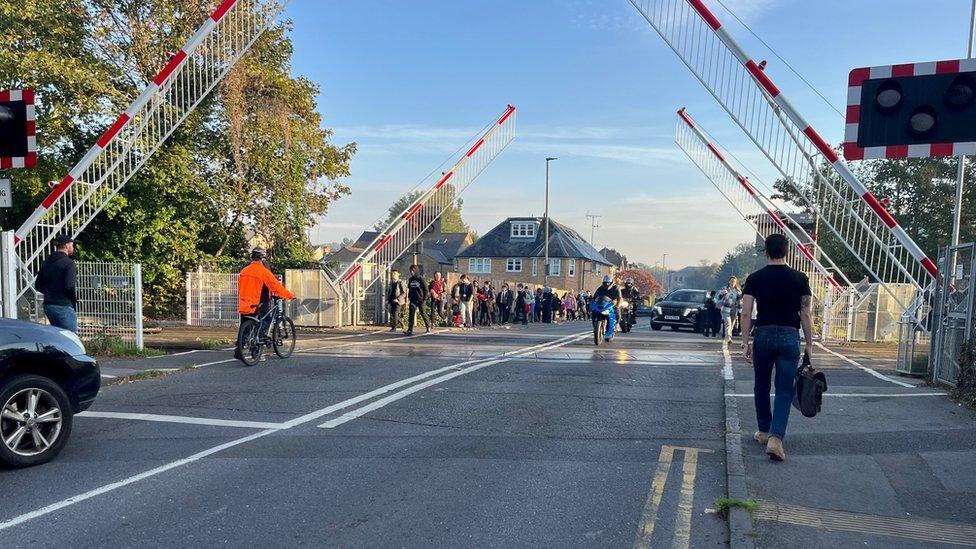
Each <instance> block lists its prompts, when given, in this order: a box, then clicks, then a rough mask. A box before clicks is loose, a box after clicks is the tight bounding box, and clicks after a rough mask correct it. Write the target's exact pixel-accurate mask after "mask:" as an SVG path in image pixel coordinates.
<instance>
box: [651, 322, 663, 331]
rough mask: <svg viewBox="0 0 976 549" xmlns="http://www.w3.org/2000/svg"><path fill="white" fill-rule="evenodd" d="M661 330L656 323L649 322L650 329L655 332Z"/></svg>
mask: <svg viewBox="0 0 976 549" xmlns="http://www.w3.org/2000/svg"><path fill="white" fill-rule="evenodd" d="M661 328H662V326H661V325H660V324H658V323H657V322H651V329H652V330H654V331H655V332H657V331H660V330H661Z"/></svg>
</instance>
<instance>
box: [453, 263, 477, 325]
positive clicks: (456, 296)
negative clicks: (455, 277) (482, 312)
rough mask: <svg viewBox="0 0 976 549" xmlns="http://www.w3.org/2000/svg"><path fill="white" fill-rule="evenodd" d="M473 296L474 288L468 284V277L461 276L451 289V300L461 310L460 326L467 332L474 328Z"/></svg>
mask: <svg viewBox="0 0 976 549" xmlns="http://www.w3.org/2000/svg"><path fill="white" fill-rule="evenodd" d="M473 296H474V286H473V285H472V284H471V283H470V282H468V275H461V280H460V281H459V282H458V283H457V284H455V285H454V288H452V289H451V299H452V300H453V301H454V303H456V304H457V305H458V306H459V307H460V308H461V326H462V327H463V328H466V329H469V330H470V329H473V328H474V322H472V320H473V319H472V314H473V312H474V311H473V309H472V306H473V304H472V303H471V299H472V297H473Z"/></svg>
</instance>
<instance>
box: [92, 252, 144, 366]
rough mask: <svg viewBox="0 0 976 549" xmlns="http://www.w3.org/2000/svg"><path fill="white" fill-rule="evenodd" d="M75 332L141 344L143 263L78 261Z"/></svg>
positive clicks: (95, 338) (139, 345)
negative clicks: (76, 324)
mask: <svg viewBox="0 0 976 549" xmlns="http://www.w3.org/2000/svg"><path fill="white" fill-rule="evenodd" d="M76 266H77V267H78V283H77V286H76V291H77V293H78V305H77V312H78V336H79V337H81V338H82V339H83V340H87V341H92V340H98V339H118V340H120V341H122V342H123V343H125V344H127V345H130V346H134V347H136V348H137V349H142V348H143V329H142V265H140V264H138V263H105V262H94V261H79V262H77V263H76Z"/></svg>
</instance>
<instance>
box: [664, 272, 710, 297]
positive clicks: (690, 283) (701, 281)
mask: <svg viewBox="0 0 976 549" xmlns="http://www.w3.org/2000/svg"><path fill="white" fill-rule="evenodd" d="M714 270H715V268H714V267H713V266H702V265H693V266H691V267H685V268H683V269H678V270H677V271H672V272H670V273H668V276H667V290H668V291H669V292H670V291H671V290H681V289H683V288H693V289H696V290H705V289H708V288H707V286H708V284H709V281H710V279H711V277H712V275H713V274H714Z"/></svg>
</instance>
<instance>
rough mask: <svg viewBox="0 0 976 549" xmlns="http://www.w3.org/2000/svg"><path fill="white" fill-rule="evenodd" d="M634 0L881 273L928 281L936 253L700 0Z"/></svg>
mask: <svg viewBox="0 0 976 549" xmlns="http://www.w3.org/2000/svg"><path fill="white" fill-rule="evenodd" d="M631 3H632V4H633V5H634V7H636V8H637V9H638V11H639V12H640V13H641V15H643V16H644V18H645V19H646V20H647V22H648V23H649V24H650V25H651V26H652V27H653V28H654V30H655V31H657V33H658V34H659V35H660V36H661V37H662V38H663V39H664V41H665V42H666V43H667V44H668V45H669V46H670V47H671V49H672V50H674V52H675V53H676V54H677V55H678V57H679V58H680V59H681V60H682V61H683V62H684V63H685V65H686V66H687V67H688V68H689V69H690V70H691V72H692V73H693V74H694V75H695V76H696V77H697V78H698V80H699V81H700V82H701V83H702V85H704V86H705V88H706V89H707V90H708V91H709V92H710V93H711V94H712V96H713V97H715V99H716V100H717V101H718V102H719V104H720V105H721V106H722V107H723V108H724V109H725V110H726V112H728V114H729V115H730V116H731V117H732V119H733V120H734V121H735V122H736V123H737V124H738V125H739V127H741V128H742V130H743V131H745V133H746V134H747V135H748V136H749V138H750V139H751V140H752V141H753V142H754V143H755V144H756V145H757V146H758V147H759V148H760V149H761V150H762V151H763V153H764V154H765V156H766V157H767V158H768V159H769V160H770V162H771V163H772V164H773V165H774V166H775V167H776V168H777V170H778V171H779V172H780V174H781V175H782V177H783V180H784V181H785V182H786V183H787V184H789V185H790V186H792V187H793V189H794V190H795V191H796V193H797V194H798V196H799V197H800V198H801V200H802V202H803V206H804V207H805V208H806V209H808V210H809V211H810V212H812V213H814V214H816V215H817V216H818V217H819V218H820V220H821V221H822V222H823V224H824V225H826V226H827V227H828V228H829V229H830V231H831V232H832V233H833V234H834V235H836V237H837V238H838V240H839V241H840V242H841V243H843V244H844V246H845V247H847V249H848V250H849V251H850V252H851V253H852V254H853V255H854V257H856V258H857V259H858V261H859V262H860V263H861V264H862V265H863V266H864V268H865V269H866V270H867V271H868V272H869V273H870V274H871V275H872V276H873V277H874V278H875V280H877V281H878V282H881V283H882V284H884V285H886V286H887V285H888V284H891V283H909V284H912V285H914V286H915V287H916V288H917V289H918V290H922V289H924V288H926V287H928V286H929V285H930V283H931V281H932V279H933V276H934V275H935V273H936V268H935V265H934V264H933V263H932V261H931V260H929V259H928V258H927V257H925V254H924V253H922V251H921V249H920V248H919V247H918V245H917V244H915V242H914V241H913V240H912V239H911V238H910V237H909V236H908V235H907V234H906V233H905V231H904V230H903V229H902V228H901V227H900V226H898V224H897V222H896V221H895V220H894V218H893V217H892V216H891V215H890V213H888V211H887V209H886V208H885V206H884V205H883V204H881V203H880V201H878V199H877V198H875V197H874V196H873V195H872V194H871V193H870V192H867V190H866V188H865V187H864V185H863V184H861V182H860V181H858V180H857V178H856V177H854V175H853V174H852V173H851V172H850V170H849V169H848V168H847V166H846V164H845V163H844V161H843V160H841V159H840V158H838V157H837V155H836V154H835V153H834V152H833V150H832V149H831V148H830V146H829V145H828V144H827V143H826V142H825V141H824V140H823V138H821V137H820V135H819V134H818V133H817V132H816V131H815V130H814V129H813V128H812V127H810V125H809V124H807V123H806V121H805V120H804V119H803V118H802V116H801V115H800V114H799V112H798V111H796V109H795V108H794V107H793V106H792V105H791V104H790V103H789V102H788V101H787V100H786V98H785V96H784V95H783V94H782V93H781V91H780V90H779V88H777V87H776V86H775V84H773V82H772V80H771V79H770V78H769V77H768V76H767V75H766V73H765V72H764V70H763V68H764V67H763V66H762V65H761V64H758V63H756V62H755V61H754V60H753V59H751V58H750V57H749V56H748V55H747V54H746V53H745V51H744V50H743V49H742V47H741V46H740V45H739V44H738V43H737V42H736V41H735V40H734V39H733V38H732V36H731V35H730V34H729V33H728V31H727V30H726V29H725V28H724V27H723V26H722V23H721V22H720V21H719V20H718V18H716V17H715V15H714V14H712V12H711V11H710V10H709V9H708V7H707V6H705V4H704V3H703V2H702V1H701V0H631ZM892 295H893V297H894V294H892ZM901 305H902V308H903V309H904V308H906V307H907V306H908V305H909V303H902V304H901Z"/></svg>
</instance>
